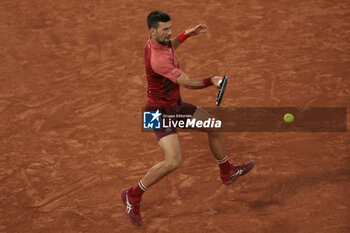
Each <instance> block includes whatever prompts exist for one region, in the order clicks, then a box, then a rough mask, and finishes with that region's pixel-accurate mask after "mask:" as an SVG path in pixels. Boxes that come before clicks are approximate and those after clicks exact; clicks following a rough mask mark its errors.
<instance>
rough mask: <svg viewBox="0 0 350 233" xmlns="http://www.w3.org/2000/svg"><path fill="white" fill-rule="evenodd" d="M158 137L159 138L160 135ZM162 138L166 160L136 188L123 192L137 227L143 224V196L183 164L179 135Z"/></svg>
mask: <svg viewBox="0 0 350 233" xmlns="http://www.w3.org/2000/svg"><path fill="white" fill-rule="evenodd" d="M175 132H176V131H175ZM157 136H158V137H159V134H158V135H157ZM161 136H162V137H161V138H160V139H159V142H158V143H159V146H160V148H161V150H162V152H163V153H164V156H165V158H164V160H163V161H161V162H159V163H157V164H156V165H154V166H153V167H152V168H151V169H150V170H149V171H148V172H147V174H146V175H145V176H144V177H143V178H142V180H141V181H140V182H139V184H138V185H136V186H135V187H134V188H129V189H124V190H122V192H121V199H122V201H123V203H124V204H125V206H126V214H127V216H128V217H129V219H130V221H131V222H132V223H133V224H135V225H141V224H142V218H141V214H140V202H141V200H142V194H143V193H144V192H145V191H146V190H147V188H149V187H151V186H152V185H154V184H155V183H157V182H158V181H159V180H161V179H162V178H163V177H165V176H166V175H168V174H169V173H171V172H172V171H174V170H175V169H176V168H178V167H179V166H180V163H181V151H180V144H179V138H178V136H177V134H176V133H172V134H168V135H164V134H161Z"/></svg>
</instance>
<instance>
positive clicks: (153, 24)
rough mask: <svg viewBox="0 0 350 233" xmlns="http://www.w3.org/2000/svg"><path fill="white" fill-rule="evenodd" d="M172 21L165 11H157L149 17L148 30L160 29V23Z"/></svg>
mask: <svg viewBox="0 0 350 233" xmlns="http://www.w3.org/2000/svg"><path fill="white" fill-rule="evenodd" d="M168 21H170V16H169V15H168V14H167V13H165V12H164V11H160V10H156V11H152V12H151V13H150V14H149V15H148V16H147V25H148V28H158V22H168Z"/></svg>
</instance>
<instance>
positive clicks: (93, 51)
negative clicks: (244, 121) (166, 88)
mask: <svg viewBox="0 0 350 233" xmlns="http://www.w3.org/2000/svg"><path fill="white" fill-rule="evenodd" d="M155 9H162V10H164V11H166V12H168V13H169V14H170V15H171V17H172V23H173V34H174V35H177V34H178V33H179V32H181V31H182V30H183V29H185V28H189V27H193V26H195V25H196V24H198V23H206V24H207V25H208V32H207V34H205V35H201V36H199V37H196V38H190V39H188V40H187V41H186V42H185V43H184V44H183V45H182V46H181V47H180V48H179V49H178V50H177V55H178V57H179V61H180V64H181V68H182V69H183V70H184V71H185V72H186V73H187V74H188V75H189V76H190V77H193V78H195V77H207V76H209V75H215V74H216V75H224V74H229V75H230V83H229V85H228V87H227V92H226V93H225V97H224V100H223V103H222V106H221V107H222V108H225V107H227V108H228V107H230V108H231V107H347V108H348V112H349V108H350V80H349V78H350V50H349V49H350V41H349V38H350V28H349V26H350V24H349V22H350V3H349V1H330V0H311V1H283V0H278V1H254V0H248V1H242V0H239V1H228V0H227V1H223V0H221V1H197V2H194V1H193V2H190V1H183V0H180V1H178V2H176V3H175V1H172V2H166V1H111V0H105V1H104V0H96V1H66V0H62V1H38V0H33V1H24V0H23V1H19V0H15V1H8V0H3V1H1V4H0V40H1V45H0V71H1V74H0V119H1V121H0V183H1V185H0V203H1V204H0V232H20V233H23V232H122V233H123V232H126V233H128V232H171V233H176V232H181V233H185V232H218V233H219V232H237V233H239V232H246V233H248V232H266V233H270V232H284V233H288V232H293V233H294V232H317V233H321V232H327V233H345V232H350V202H349V197H350V134H349V124H350V120H349V119H350V117H349V116H348V122H347V125H348V126H347V127H348V132H339V133H327V132H325V133H311V132H283V133H282V132H280V133H278V132H276V133H269V132H259V133H248V132H225V139H226V144H227V150H228V151H229V157H230V159H231V161H232V162H235V163H240V162H243V161H246V160H249V159H253V160H255V161H256V167H255V168H254V169H253V170H252V171H251V172H250V173H249V174H247V175H246V176H244V177H242V178H240V179H238V180H237V182H235V183H234V184H232V185H231V186H224V185H222V184H221V183H220V180H219V177H218V173H219V169H218V167H217V165H216V162H215V160H214V159H213V157H212V155H211V154H210V151H209V147H208V144H207V137H206V135H205V134H203V133H199V132H195V133H189V132H183V133H180V134H179V138H180V143H181V149H182V156H183V162H182V165H181V167H180V168H179V169H178V170H176V171H175V172H174V173H172V174H171V175H170V176H168V177H166V178H165V179H163V180H162V181H161V182H160V183H158V184H156V185H155V186H153V187H151V188H150V189H149V191H147V192H146V193H145V194H144V195H143V202H142V205H141V211H142V215H143V220H144V225H143V226H141V227H136V226H133V225H132V224H130V222H129V220H128V219H127V217H126V216H125V209H124V205H122V203H121V201H120V197H119V192H120V190H121V189H122V188H124V187H129V186H131V185H135V184H137V182H138V181H139V180H140V179H141V178H142V176H143V175H144V174H145V173H146V172H147V170H148V169H149V168H150V167H151V166H152V165H153V164H155V163H157V162H158V161H161V160H162V159H163V155H162V154H161V151H160V149H159V147H158V144H157V141H156V138H155V135H154V134H153V133H147V132H142V131H141V109H142V107H143V106H144V104H145V100H146V79H145V72H144V64H143V49H144V44H145V42H146V40H147V39H148V35H149V33H148V29H147V27H146V16H147V15H148V13H149V12H150V11H152V10H155ZM182 97H183V99H184V100H185V101H190V102H192V103H194V104H196V105H199V106H202V107H215V98H216V90H215V88H214V87H210V88H207V89H205V90H197V91H189V90H185V89H182ZM348 114H349V113H348Z"/></svg>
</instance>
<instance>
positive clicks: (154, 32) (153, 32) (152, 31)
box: [149, 28, 156, 36]
mask: <svg viewBox="0 0 350 233" xmlns="http://www.w3.org/2000/svg"><path fill="white" fill-rule="evenodd" d="M149 32H150V34H151V36H155V35H156V29H155V28H150V29H149Z"/></svg>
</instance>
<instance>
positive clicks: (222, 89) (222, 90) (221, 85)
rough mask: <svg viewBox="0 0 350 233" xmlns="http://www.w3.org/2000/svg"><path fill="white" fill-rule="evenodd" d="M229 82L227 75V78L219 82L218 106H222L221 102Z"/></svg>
mask: <svg viewBox="0 0 350 233" xmlns="http://www.w3.org/2000/svg"><path fill="white" fill-rule="evenodd" d="M227 80H228V76H227V75H225V77H224V78H223V79H222V80H220V81H219V92H218V96H217V97H216V106H219V105H220V103H221V100H222V98H223V97H224V93H225V89H226V85H227Z"/></svg>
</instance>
